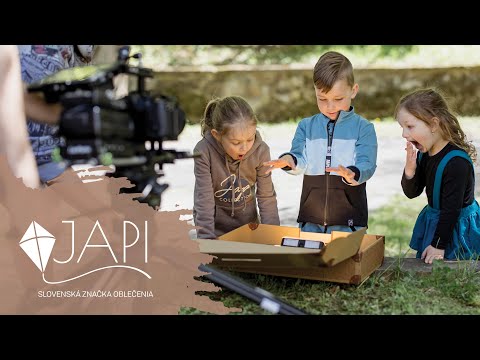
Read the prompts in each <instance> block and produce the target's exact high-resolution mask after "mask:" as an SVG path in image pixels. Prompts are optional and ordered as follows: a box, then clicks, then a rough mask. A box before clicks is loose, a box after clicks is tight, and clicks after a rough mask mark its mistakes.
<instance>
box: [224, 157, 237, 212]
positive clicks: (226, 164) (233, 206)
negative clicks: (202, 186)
mask: <svg viewBox="0 0 480 360" xmlns="http://www.w3.org/2000/svg"><path fill="white" fill-rule="evenodd" d="M225 167H226V168H227V172H228V173H229V174H230V176H229V178H230V184H232V199H231V200H232V213H231V215H230V216H231V217H233V216H234V215H235V204H234V202H235V197H234V187H235V182H234V181H233V180H232V176H233V174H232V173H230V168H229V167H228V158H227V155H226V154H225Z"/></svg>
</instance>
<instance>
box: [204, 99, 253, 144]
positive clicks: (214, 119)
mask: <svg viewBox="0 0 480 360" xmlns="http://www.w3.org/2000/svg"><path fill="white" fill-rule="evenodd" d="M241 121H245V122H249V123H251V124H252V125H257V117H256V115H255V113H254V112H253V109H252V107H251V106H250V105H249V104H248V103H247V101H246V100H245V99H244V98H242V97H240V96H226V97H224V98H215V99H213V100H211V101H210V102H209V103H208V104H207V107H206V108H205V112H204V115H203V119H202V121H201V125H202V135H205V133H206V132H207V131H210V130H212V129H215V130H217V131H218V132H219V133H220V134H222V135H223V134H225V133H226V132H227V130H228V128H229V127H230V126H232V125H233V124H237V123H239V122H241Z"/></svg>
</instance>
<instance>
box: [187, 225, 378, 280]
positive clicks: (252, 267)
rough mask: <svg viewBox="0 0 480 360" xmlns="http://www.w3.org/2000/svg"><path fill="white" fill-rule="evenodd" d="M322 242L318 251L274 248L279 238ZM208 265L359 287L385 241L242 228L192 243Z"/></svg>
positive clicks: (353, 234)
mask: <svg viewBox="0 0 480 360" xmlns="http://www.w3.org/2000/svg"><path fill="white" fill-rule="evenodd" d="M285 236H287V237H294V238H300V239H306V240H317V241H323V242H324V243H325V246H324V247H323V248H322V249H321V250H313V249H305V248H297V247H286V246H280V244H281V242H282V238H283V237H285ZM196 241H198V243H199V245H200V251H201V252H202V253H206V254H210V255H214V256H216V259H214V261H213V262H212V264H213V265H215V266H218V267H221V268H226V269H229V270H233V271H239V272H250V273H258V274H266V275H277V276H286V277H294V278H303V279H312V280H322V281H331V282H338V283H347V284H356V285H358V284H360V283H361V282H362V281H364V280H365V279H366V278H367V277H368V276H369V275H370V274H372V273H373V272H374V271H375V270H376V269H377V268H378V267H380V266H381V265H382V262H383V256H384V250H385V237H384V236H381V235H370V234H366V229H365V228H363V229H361V230H358V231H355V232H351V233H350V232H338V231H334V232H332V234H317V233H310V232H302V231H300V229H299V228H297V227H287V226H275V225H265V224H260V225H258V224H248V225H244V226H242V227H240V228H238V229H235V230H233V231H231V232H229V233H227V234H224V235H222V236H221V237H220V238H219V240H203V239H197V240H196Z"/></svg>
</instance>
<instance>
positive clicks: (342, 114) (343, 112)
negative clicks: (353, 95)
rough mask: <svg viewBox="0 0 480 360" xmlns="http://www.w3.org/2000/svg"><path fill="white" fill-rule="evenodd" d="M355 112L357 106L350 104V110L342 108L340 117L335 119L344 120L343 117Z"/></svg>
mask: <svg viewBox="0 0 480 360" xmlns="http://www.w3.org/2000/svg"><path fill="white" fill-rule="evenodd" d="M354 113H355V107H354V106H353V105H351V106H350V110H348V111H344V110H340V114H339V115H338V118H337V120H335V122H339V121H342V120H343V119H345V118H347V117H349V116H350V115H352V114H354ZM322 115H323V114H322ZM323 116H325V115H323ZM325 118H326V119H328V120H329V121H330V119H329V118H328V117H327V116H325Z"/></svg>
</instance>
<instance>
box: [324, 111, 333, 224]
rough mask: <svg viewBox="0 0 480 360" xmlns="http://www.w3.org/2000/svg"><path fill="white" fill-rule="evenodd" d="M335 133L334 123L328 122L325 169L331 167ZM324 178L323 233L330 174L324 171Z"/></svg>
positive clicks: (325, 221)
mask: <svg viewBox="0 0 480 360" xmlns="http://www.w3.org/2000/svg"><path fill="white" fill-rule="evenodd" d="M330 123H332V125H331V126H332V130H331V131H329V125H330ZM334 131H335V121H332V120H330V121H329V122H328V124H327V134H328V142H327V155H326V157H325V167H326V168H327V167H331V166H332V142H333V132H334ZM325 176H326V177H327V181H326V182H325V187H326V188H325V208H324V211H323V226H324V231H325V232H326V231H327V226H328V222H327V209H328V188H329V183H330V173H329V172H328V173H327V172H326V171H325Z"/></svg>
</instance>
